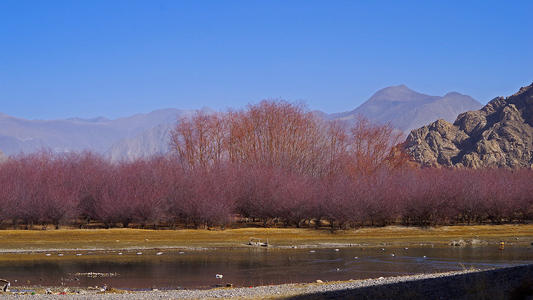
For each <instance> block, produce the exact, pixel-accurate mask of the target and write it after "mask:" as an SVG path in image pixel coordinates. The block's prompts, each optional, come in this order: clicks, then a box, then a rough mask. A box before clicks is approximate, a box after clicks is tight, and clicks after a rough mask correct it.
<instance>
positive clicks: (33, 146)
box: [0, 85, 482, 161]
mask: <svg viewBox="0 0 533 300" xmlns="http://www.w3.org/2000/svg"><path fill="white" fill-rule="evenodd" d="M481 106H482V105H481V103H479V102H477V101H476V100H474V99H472V98H471V97H469V96H466V95H462V94H459V93H456V92H452V93H448V94H446V95H444V96H442V97H441V96H429V95H425V94H421V93H418V92H415V91H413V90H411V89H409V88H408V87H406V86H405V85H399V86H391V87H388V88H384V89H381V90H379V91H377V92H376V93H375V94H374V95H373V96H372V97H370V99H368V100H367V101H366V102H364V103H363V104H362V105H361V106H359V107H357V108H356V109H354V110H352V111H349V112H343V113H335V114H326V113H324V112H321V111H313V113H314V114H315V115H316V116H318V117H320V118H324V119H328V120H340V121H344V122H347V123H348V124H349V123H350V122H353V121H354V120H355V119H356V118H357V116H358V115H361V116H364V117H366V118H368V119H369V120H370V121H372V122H376V123H381V124H383V123H390V124H391V125H392V126H393V127H395V128H397V129H399V130H401V131H403V132H405V133H407V132H409V131H410V130H411V129H414V128H418V127H421V126H423V125H425V124H428V123H431V122H433V121H435V120H437V119H444V120H449V121H453V120H454V119H455V117H456V116H457V115H458V114H459V113H462V112H465V111H469V110H477V109H479V108H481ZM202 110H203V111H205V112H213V110H211V109H209V108H203V109H202ZM193 113H194V111H193V110H180V109H174V108H169V109H161V110H156V111H153V112H150V113H145V114H136V115H133V116H129V117H125V118H119V119H115V120H110V119H107V118H104V117H97V118H92V119H81V118H69V119H64V120H48V121H46V120H26V119H21V118H16V117H12V116H9V115H6V114H2V113H0V150H2V151H3V152H4V153H5V154H7V155H13V154H18V153H20V152H24V153H31V152H35V151H38V150H41V149H50V150H52V151H54V152H72V151H83V150H90V151H94V152H97V153H101V154H104V155H105V156H106V157H108V158H109V159H111V160H112V161H119V160H132V159H135V158H141V157H148V156H151V155H154V154H164V153H166V152H167V151H168V150H169V148H168V141H169V132H170V130H171V129H172V128H173V127H174V126H175V125H176V122H177V120H178V119H179V118H182V117H185V116H190V115H192V114H193Z"/></svg>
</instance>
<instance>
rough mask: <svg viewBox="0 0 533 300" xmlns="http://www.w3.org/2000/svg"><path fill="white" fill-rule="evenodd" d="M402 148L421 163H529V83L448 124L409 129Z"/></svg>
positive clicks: (532, 130)
mask: <svg viewBox="0 0 533 300" xmlns="http://www.w3.org/2000/svg"><path fill="white" fill-rule="evenodd" d="M405 149H406V151H407V153H408V154H409V155H410V156H411V157H412V158H413V160H415V161H416V162H418V163H420V164H421V165H423V166H455V167H468V168H482V167H508V168H524V167H525V168H533V84H531V85H529V86H527V87H523V88H521V89H520V91H519V92H518V93H516V94H514V95H512V96H509V97H507V98H503V97H498V98H495V99H493V100H491V101H490V102H489V103H488V104H487V105H485V106H484V107H483V108H482V109H480V110H476V111H468V112H465V113H462V114H460V115H459V116H458V117H457V119H456V120H455V122H454V123H453V124H450V123H448V122H446V121H444V120H437V121H435V122H433V123H431V124H429V125H427V126H424V127H422V128H419V129H415V130H413V131H411V133H410V134H409V136H408V137H407V140H406V142H405Z"/></svg>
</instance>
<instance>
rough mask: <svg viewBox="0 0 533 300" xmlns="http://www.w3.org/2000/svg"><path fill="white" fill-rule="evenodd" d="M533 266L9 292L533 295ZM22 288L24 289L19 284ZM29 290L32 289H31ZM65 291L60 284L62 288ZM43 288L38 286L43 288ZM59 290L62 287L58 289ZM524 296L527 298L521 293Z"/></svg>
mask: <svg viewBox="0 0 533 300" xmlns="http://www.w3.org/2000/svg"><path fill="white" fill-rule="evenodd" d="M531 278H533V265H526V266H518V267H510V268H502V269H495V270H488V271H476V270H464V271H457V272H446V273H434V274H418V275H410V276H397V277H386V278H383V277H380V278H374V279H365V280H349V281H341V282H326V283H321V282H318V283H309V284H281V285H271V286H258V287H250V288H217V289H211V290H167V291H157V290H154V291H148V292H126V291H119V290H114V291H111V292H100V291H98V290H77V291H72V290H65V292H63V293H64V295H58V294H37V295H32V294H31V292H28V291H26V292H22V293H17V294H16V295H14V294H12V293H4V294H3V295H2V296H4V297H6V298H8V299H9V298H16V299H33V298H35V296H39V297H40V298H43V299H66V298H69V299H131V298H135V299H155V298H158V299H209V298H224V299H228V298H229V299H294V300H299V299H342V298H351V299H353V298H357V299H390V298H394V299H415V298H418V299H488V298H490V299H510V298H512V297H520V296H533V282H532V281H531ZM19 290H24V289H21V288H19ZM27 290H29V289H27ZM60 290H61V289H60ZM42 291H43V289H41V290H40V291H38V293H41V292H42ZM54 291H55V292H56V293H57V291H58V288H56V289H54ZM517 299H522V298H517Z"/></svg>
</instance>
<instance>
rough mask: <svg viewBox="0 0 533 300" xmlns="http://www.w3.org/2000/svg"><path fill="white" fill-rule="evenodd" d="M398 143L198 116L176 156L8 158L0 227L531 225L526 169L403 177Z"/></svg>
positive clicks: (337, 130)
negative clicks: (134, 158)
mask: <svg viewBox="0 0 533 300" xmlns="http://www.w3.org/2000/svg"><path fill="white" fill-rule="evenodd" d="M398 138H399V135H398V134H397V133H396V132H395V131H394V130H393V129H392V128H391V127H390V126H387V125H374V124H371V123H370V122H368V121H367V120H364V119H356V120H354V121H353V122H352V123H351V126H347V125H346V124H344V123H339V122H327V121H323V120H321V119H319V118H316V117H315V116H314V115H313V114H312V113H310V112H308V111H306V110H305V108H304V107H303V106H299V105H292V104H289V103H286V102H282V101H277V102H276V101H264V102H261V103H259V104H257V105H251V106H248V107H247V108H246V109H243V110H240V111H229V112H227V113H219V114H203V113H197V114H196V115H194V116H192V117H191V118H187V119H183V120H181V122H180V123H179V124H178V125H177V126H176V128H175V129H174V130H173V131H172V139H171V145H172V148H173V154H174V155H169V156H158V157H152V158H149V159H142V160H136V161H131V162H127V161H123V162H119V163H111V162H109V161H107V160H106V159H104V158H103V157H101V156H98V155H95V154H92V153H74V154H51V153H47V152H41V153H36V154H30V155H19V156H15V157H10V158H9V159H8V160H7V161H6V162H3V163H0V187H1V188H0V225H2V226H4V227H5V226H15V227H20V226H19V225H18V224H23V226H25V227H27V228H30V227H31V225H34V224H54V225H56V226H59V224H70V225H77V226H86V225H91V226H106V227H114V226H122V227H128V226H132V224H134V225H135V226H139V227H141V228H142V227H144V228H146V227H152V226H153V227H157V226H159V225H163V226H168V227H171V228H175V227H177V226H185V227H189V226H193V227H196V228H205V227H211V226H226V225H228V224H232V223H235V222H259V221H261V222H262V223H263V224H264V225H265V226H272V225H275V224H279V225H281V226H297V227H299V226H319V225H320V224H326V223H328V224H329V225H330V226H331V228H332V229H335V228H339V227H343V228H347V227H353V226H383V225H387V224H404V225H415V226H430V225H436V224H458V223H462V224H464V223H466V224H468V223H476V224H479V223H485V222H488V223H502V222H526V221H528V220H531V219H532V218H533V184H531V182H533V171H532V170H504V169H483V170H468V169H429V168H428V169H419V168H410V167H406V166H407V163H406V162H407V161H406V157H405V156H404V155H402V153H401V152H400V151H398V147H396V146H395V144H396V142H397V141H398ZM323 221H327V222H323Z"/></svg>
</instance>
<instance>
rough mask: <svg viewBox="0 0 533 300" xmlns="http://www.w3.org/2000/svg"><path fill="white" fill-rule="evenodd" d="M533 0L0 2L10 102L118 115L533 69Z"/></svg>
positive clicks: (517, 79) (509, 87)
mask: <svg viewBox="0 0 533 300" xmlns="http://www.w3.org/2000/svg"><path fill="white" fill-rule="evenodd" d="M532 12H533V1H390V2H389V1H326V0H325V1H292V0H287V1H183V2H182V1H148V0H146V1H130V0H128V1H111V0H106V1H95V0H90V1H89V0H87V1H70V0H69V1H40V0H39V1H24V0H13V1H11V0H2V1H0V112H3V113H6V114H10V115H14V116H18V117H25V118H32V119H52V118H64V117H73V116H79V117H95V116H106V117H111V118H115V117H120V116H126V115H129V114H133V113H138V112H148V111H151V110H155V109H159V108H167V107H175V108H184V109H191V108H192V109H196V108H202V107H205V106H207V107H211V108H214V109H218V110H221V109H222V110H223V109H226V108H228V107H232V108H241V107H243V106H245V105H246V104H248V103H255V102H257V101H259V100H261V99H265V98H267V99H271V98H283V99H286V100H289V101H303V102H304V103H306V104H307V105H308V107H309V108H310V109H320V110H323V111H326V112H340V111H346V110H351V109H354V108H355V107H357V106H358V105H359V104H361V103H362V102H363V101H364V100H366V99H367V98H368V97H369V96H371V95H372V94H373V93H374V92H375V91H376V90H378V89H380V88H382V87H385V86H389V85H396V84H402V83H403V84H406V85H407V86H409V87H411V88H412V89H415V90H418V91H421V92H424V93H428V94H434V95H442V94H444V93H446V92H448V91H458V92H461V93H465V94H469V95H471V96H473V97H474V98H476V99H478V100H479V101H481V102H483V103H485V102H487V101H488V100H490V99H491V98H493V97H495V96H498V95H509V94H511V93H514V92H515V91H516V90H517V89H518V88H519V87H520V86H524V85H528V84H530V83H531V82H532V81H533V17H532V15H531V13H532Z"/></svg>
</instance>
